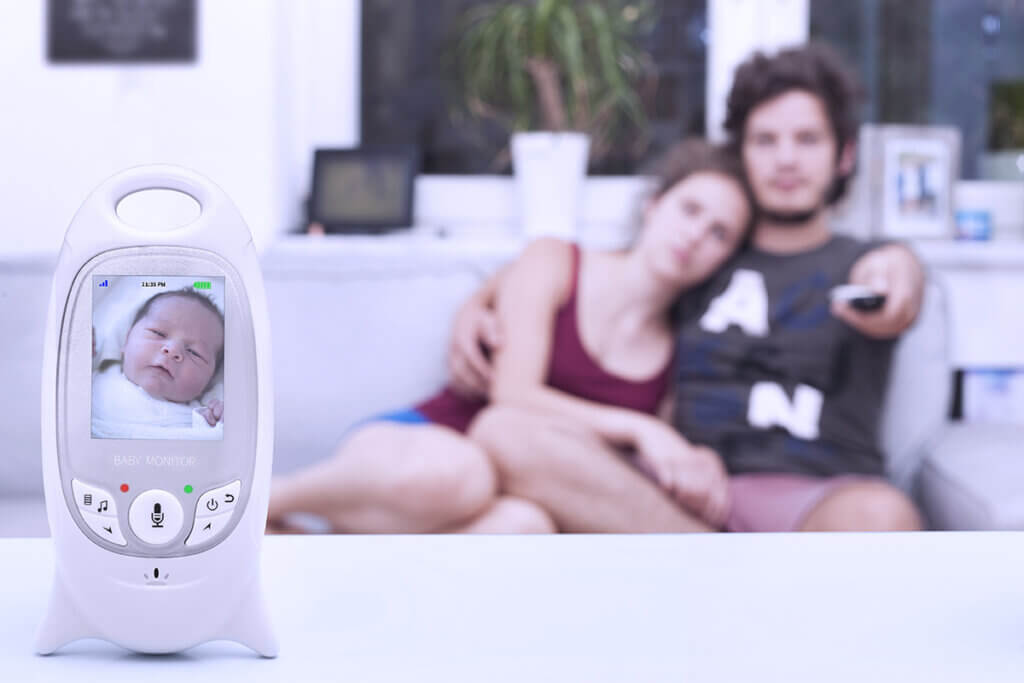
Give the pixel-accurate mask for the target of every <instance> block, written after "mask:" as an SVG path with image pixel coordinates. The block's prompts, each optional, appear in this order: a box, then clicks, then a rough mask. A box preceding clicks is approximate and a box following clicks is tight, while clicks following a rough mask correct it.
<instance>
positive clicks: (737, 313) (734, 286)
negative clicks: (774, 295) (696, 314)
mask: <svg viewBox="0 0 1024 683" xmlns="http://www.w3.org/2000/svg"><path fill="white" fill-rule="evenodd" d="M730 325H738V326H739V327H740V329H742V330H743V331H744V332H745V333H746V334H747V335H749V336H751V337H765V336H767V335H768V291H767V289H766V288H765V286H764V275H762V274H761V273H759V272H757V271H756V270H744V269H739V270H737V271H736V272H734V273H733V274H732V279H731V280H729V286H728V287H727V288H726V290H725V291H724V292H722V293H721V294H719V295H718V296H717V297H715V298H714V299H713V300H712V301H711V305H710V306H708V310H707V312H706V313H705V314H704V317H702V318H701V319H700V326H701V328H702V329H704V330H705V331H707V332H714V333H717V334H720V333H722V332H725V331H726V330H727V329H729V326H730Z"/></svg>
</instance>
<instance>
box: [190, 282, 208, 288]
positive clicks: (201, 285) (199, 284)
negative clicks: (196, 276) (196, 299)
mask: <svg viewBox="0 0 1024 683" xmlns="http://www.w3.org/2000/svg"><path fill="white" fill-rule="evenodd" d="M192 286H193V287H195V288H196V289H209V288H210V283H209V282H193V283H192Z"/></svg>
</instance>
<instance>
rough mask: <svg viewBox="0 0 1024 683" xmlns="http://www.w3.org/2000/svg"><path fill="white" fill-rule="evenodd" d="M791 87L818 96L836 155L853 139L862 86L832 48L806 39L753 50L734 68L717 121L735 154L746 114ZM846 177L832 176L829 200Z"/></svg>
mask: <svg viewBox="0 0 1024 683" xmlns="http://www.w3.org/2000/svg"><path fill="white" fill-rule="evenodd" d="M792 90H797V91H802V92H806V93H810V94H811V95H814V96H815V97H817V98H818V99H819V100H821V103H822V104H823V105H824V107H825V111H826V112H827V113H828V119H829V124H830V125H831V127H832V134H833V135H834V136H835V139H836V155H837V159H838V155H839V154H841V153H842V150H843V148H844V147H845V146H846V143H848V142H851V141H855V140H856V137H857V128H858V124H859V121H858V106H859V105H860V103H861V100H862V98H863V88H862V87H861V85H860V82H859V81H858V79H857V77H856V75H854V73H853V72H851V71H850V69H849V67H847V66H846V64H845V62H844V61H843V59H842V57H840V56H839V55H838V54H837V53H836V52H835V50H833V49H832V48H830V47H828V46H827V45H824V44H822V43H810V44H808V45H802V46H800V47H794V48H789V49H787V50H782V51H781V52H779V53H777V54H774V55H771V56H768V55H765V54H764V53H761V52H758V53H755V54H754V55H753V56H752V57H750V58H749V59H748V60H747V61H745V62H743V63H742V64H740V65H739V67H738V68H737V69H736V76H735V77H734V79H733V84H732V90H730V91H729V99H728V103H727V105H726V108H727V111H726V116H725V122H724V124H723V125H724V128H725V130H726V132H727V133H728V135H729V145H730V147H732V148H733V149H734V150H735V151H736V153H737V154H739V150H740V148H741V147H742V145H743V136H744V132H745V130H746V126H747V119H748V118H750V113H751V112H752V111H754V109H756V108H757V107H758V106H760V105H761V104H763V103H764V102H767V101H768V100H771V99H774V98H776V97H778V96H779V95H782V94H784V93H787V92H789V91H792ZM849 179H850V176H849V175H846V176H842V177H837V178H836V182H835V184H834V186H833V187H832V188H831V190H830V191H829V194H828V197H827V202H828V203H829V204H834V203H836V202H837V201H839V200H840V199H841V198H842V197H843V195H844V194H845V193H846V188H847V185H848V184H849Z"/></svg>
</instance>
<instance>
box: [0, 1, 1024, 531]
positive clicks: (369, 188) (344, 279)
mask: <svg viewBox="0 0 1024 683" xmlns="http://www.w3.org/2000/svg"><path fill="white" fill-rule="evenodd" d="M0 11H2V17H3V21H2V23H0V37H2V39H0V92H2V93H3V95H4V96H3V106H2V109H0V150H2V154H0V173H2V178H3V182H2V183H0V319H2V320H4V322H5V324H6V325H7V327H8V330H9V333H8V334H7V335H4V337H3V340H2V341H0V364H2V371H0V376H2V377H4V378H5V380H7V382H6V384H7V387H6V388H7V391H6V392H5V396H4V398H2V399H0V433H2V434H3V436H4V439H5V443H4V447H3V449H2V451H3V453H4V456H3V457H0V535H40V534H45V533H46V526H45V515H43V513H42V503H41V498H40V496H41V475H40V469H39V464H38V459H39V443H38V442H39V435H38V424H39V422H38V419H39V410H38V402H39V386H38V383H39V382H38V380H39V363H40V362H41V354H40V344H41V340H42V334H43V327H44V323H45V321H44V317H45V310H46V302H47V297H48V293H49V283H50V277H51V276H52V267H53V263H54V262H55V258H56V253H57V251H58V249H59V247H60V244H61V241H62V239H63V233H64V230H65V229H66V228H67V225H68V223H69V222H70V220H71V218H72V216H73V215H74V212H75V210H76V209H77V207H78V206H79V205H80V204H81V203H82V201H83V200H84V199H85V197H86V196H87V195H88V193H89V192H90V191H91V190H92V189H93V188H94V187H96V186H97V185H98V184H99V183H100V182H101V181H102V180H103V179H105V178H106V177H108V176H110V175H111V174H113V173H115V172H117V171H119V170H121V169H123V168H126V167H129V166H133V165H137V164H144V163H155V162H159V163H173V164H180V165H183V166H186V167H189V168H192V169H195V170H197V171H199V172H200V173H202V174H204V175H206V176H208V177H209V178H211V179H213V180H214V182H216V183H217V184H219V185H220V186H221V187H222V188H223V189H224V190H225V191H226V192H227V193H228V194H229V195H230V196H231V197H232V199H233V200H234V202H235V203H236V204H237V205H238V207H239V208H240V210H241V212H242V214H243V216H244V217H245V219H246V221H247V222H248V224H249V227H250V229H251V230H252V232H253V235H254V241H255V243H256V245H257V248H258V250H259V252H260V255H261V259H262V261H263V266H264V275H265V277H266V278H267V290H268V297H269V299H270V302H269V303H270V308H271V323H272V327H273V334H274V363H275V367H274V372H275V383H276V389H277V396H276V399H277V454H276V456H275V457H276V462H275V468H276V469H277V470H278V471H288V470H291V469H294V468H296V467H299V466H301V465H304V464H307V463H310V462H313V461H315V460H317V459H319V458H322V457H324V456H325V455H327V454H328V453H329V452H330V451H331V449H332V448H333V446H334V444H335V443H336V442H337V440H338V439H339V438H340V435H341V434H342V433H343V432H344V430H345V428H346V427H347V426H348V425H350V424H351V423H353V422H354V421H356V420H358V419H361V418H362V417H365V416H366V415H370V414H373V413H375V412H379V411H381V410H385V409H392V408H395V407H400V406H403V405H408V404H409V403H411V402H412V401H414V400H416V399H418V398H420V397H422V396H425V395H427V394H428V393H430V392H432V391H433V390H434V389H436V388H437V387H438V386H440V384H441V383H442V382H443V381H444V378H445V373H444V347H445V344H446V342H447V337H448V329H449V324H450V321H451V318H452V315H453V312H454V311H455V309H456V307H457V306H458V305H459V303H460V302H461V301H463V300H464V298H465V297H466V296H467V295H468V294H469V293H470V292H472V291H473V290H474V289H475V288H476V287H477V286H478V285H479V283H480V282H481V281H482V280H483V278H485V277H486V276H487V275H488V274H489V273H491V272H493V271H494V270H495V269H496V268H498V267H499V266H500V265H501V264H502V263H505V262H507V261H508V260H510V259H511V258H513V257H514V256H515V255H516V254H517V253H518V251H519V250H520V249H521V248H522V246H523V244H524V243H525V241H526V240H528V239H529V238H531V237H534V236H537V235H540V234H555V235H560V236H563V237H566V238H568V239H573V240H576V241H578V242H580V243H581V244H584V245H587V246H593V247H602V248H615V247H619V246H623V245H625V244H628V242H629V240H630V238H631V236H632V233H633V230H634V228H635V213H636V208H637V204H638V201H639V200H640V199H641V198H642V197H643V195H644V193H645V191H646V190H647V187H648V185H647V179H646V176H645V175H644V172H645V169H646V168H647V167H648V164H649V163H650V162H651V160H652V159H654V158H656V157H657V155H658V154H659V153H660V152H662V151H663V150H664V149H665V148H666V147H667V146H668V145H670V144H671V143H672V142H674V141H676V140H679V139H680V138H682V137H684V136H687V135H706V136H708V137H710V138H712V139H720V138H721V130H720V123H721V120H722V117H723V114H724V97H725V93H726V92H727V91H728V89H729V86H730V84H731V79H732V72H733V69H734V68H735V66H736V64H738V63H739V62H740V61H742V60H743V59H745V58H746V57H747V56H749V55H750V54H751V53H752V52H753V51H755V50H768V51H771V50H775V49H778V48H780V47H783V46H788V45H793V44H800V43H803V42H806V41H808V40H820V41H823V42H826V43H828V44H830V45H832V46H833V47H834V48H836V49H837V50H838V51H839V52H840V53H841V54H842V55H843V56H844V57H845V58H846V59H847V60H848V61H849V63H850V65H851V66H852V67H853V69H854V70H855V71H856V72H857V73H858V74H859V75H860V77H861V80H862V82H863V85H864V89H865V99H864V103H863V111H862V119H863V121H864V122H865V124H866V126H865V128H864V129H863V131H862V133H861V145H860V159H859V164H858V168H859V175H858V178H857V181H856V183H855V191H854V193H853V195H852V196H851V198H850V200H849V201H848V202H847V203H846V204H845V205H844V206H843V207H842V209H841V211H840V212H839V213H838V214H837V216H836V226H837V229H838V230H840V231H844V232H848V233H851V234H855V235H858V236H862V237H892V238H898V239H907V240H909V241H910V242H911V244H912V245H913V246H914V247H915V249H917V250H918V253H919V254H920V255H921V257H922V259H923V260H924V261H925V263H926V264H927V265H928V267H929V270H930V273H931V275H932V279H933V281H934V282H935V283H936V284H937V286H938V287H939V289H940V290H941V297H942V306H941V308H942V311H943V315H942V319H941V322H940V323H939V324H938V325H937V327H935V328H933V329H932V330H931V331H930V333H929V334H930V335H931V337H933V338H934V339H936V340H937V342H936V345H937V348H936V350H935V351H934V354H935V355H934V356H931V357H929V358H930V360H929V362H934V363H936V364H938V366H939V367H940V374H941V375H942V376H943V377H944V378H948V382H943V384H942V387H941V390H940V391H939V393H938V394H937V396H938V397H939V403H940V407H939V409H938V412H939V413H941V414H940V415H939V416H938V418H936V419H937V420H938V419H939V418H941V421H942V423H941V424H939V423H938V422H936V423H935V424H934V425H933V429H932V431H936V430H940V429H944V428H945V427H946V425H947V423H970V424H985V425H990V426H992V427H993V429H997V428H998V427H999V426H1000V425H1020V424H1024V316H1022V315H1021V313H1020V310H1021V309H1020V304H1019V301H1020V297H1021V295H1022V294H1024V0H635V1H629V0H602V1H597V0H594V1H593V2H573V1H572V0H542V1H541V2H539V3H538V2H532V1H528V0H527V1H523V2H488V1H487V0H429V1H425V0H420V1H416V0H294V1H291V0H289V1H286V0H216V1H215V0H0ZM552 131H555V132H557V133H580V134H583V135H585V136H586V141H587V146H586V147H585V148H580V149H582V152H581V151H580V150H579V149H578V150H577V153H576V156H575V157H572V156H568V157H565V158H564V159H563V158H561V157H559V159H560V160H558V161H555V160H554V157H553V156H552V157H551V158H550V159H548V157H547V156H545V155H548V154H549V153H550V152H551V150H552V149H554V148H555V147H558V146H559V145H561V146H562V147H565V148H568V147H570V146H571V145H570V144H569V143H564V144H563V143H559V142H557V141H555V142H553V141H552V140H555V138H550V137H543V136H544V135H550V134H552ZM525 132H534V133H540V134H541V137H540V138H539V140H540V142H538V143H536V144H537V145H540V147H539V149H541V152H539V153H538V152H537V151H536V149H538V147H536V146H535V147H534V152H530V151H529V150H528V149H526V147H525V145H520V146H519V148H518V151H517V148H516V145H510V140H511V139H512V136H517V135H521V134H523V133H525ZM524 139H525V138H524ZM523 150H526V151H523ZM517 154H518V156H517ZM531 154H532V156H531ZM538 154H539V155H540V157H541V162H540V163H539V166H540V167H542V168H541V170H540V171H539V172H540V173H542V174H543V173H544V172H545V171H544V168H548V169H549V171H550V169H552V168H554V169H556V172H555V175H556V176H558V177H560V178H562V181H561V182H560V184H559V183H551V182H548V181H547V180H545V178H547V176H543V175H541V176H535V177H539V178H541V181H540V182H538V181H536V180H534V181H530V180H526V179H524V178H523V177H521V176H520V173H521V172H525V170H526V169H528V168H530V167H531V166H532V167H537V166H538V161H537V159H538ZM581 154H582V156H580V155H581ZM546 159H547V160H546ZM545 160H546V161H545ZM559 164H561V165H559ZM545 165H546V166H545ZM906 173H913V174H916V175H915V176H914V177H915V178H916V177H920V179H921V182H920V187H919V188H918V189H917V190H916V192H917V195H915V196H914V197H907V196H904V195H901V194H900V193H899V191H897V190H896V185H895V181H892V182H890V179H891V178H899V177H901V176H900V174H906ZM545 185H546V186H547V194H546V195H545V192H544V186H545ZM531 186H532V187H537V186H541V190H540V192H539V194H538V193H536V192H535V193H534V194H535V195H536V196H532V197H528V196H527V195H526V194H525V193H526V192H527V188H528V187H531ZM901 187H905V184H904V185H901ZM911 206H913V207H915V208H914V209H913V211H911V210H910V209H909V208H908V207H911ZM922 207H924V208H922ZM920 391H922V392H930V394H931V398H935V396H936V394H935V391H934V390H933V389H926V388H922V389H920ZM903 401H904V405H903V407H902V409H903V410H905V411H910V410H912V409H913V406H914V404H915V397H914V393H913V390H909V393H907V394H906V398H904V399H903ZM893 419H895V418H893ZM991 433H994V432H989V434H991ZM986 438H987V437H986ZM972 443H979V442H972ZM918 445H920V444H918ZM957 457H961V456H957ZM992 457H996V456H992ZM998 457H1000V458H1004V460H999V461H998V462H995V464H991V465H980V464H979V462H978V461H976V460H975V461H964V462H961V460H957V461H956V463H954V464H952V465H949V468H952V469H954V470H956V472H957V475H956V476H961V472H966V471H970V470H979V469H981V470H983V471H985V472H988V473H990V475H991V476H988V477H987V478H985V480H984V481H978V482H975V481H973V480H971V481H970V482H968V483H969V486H968V488H969V489H970V492H971V496H973V498H972V500H978V501H981V502H979V503H978V504H977V505H976V506H975V507H976V509H975V508H972V510H975V511H974V512H971V513H965V512H962V511H961V512H959V513H958V514H960V515H961V517H960V519H961V520H964V519H967V520H968V521H959V522H958V521H956V516H955V515H953V514H952V513H951V514H950V515H949V516H947V517H946V518H944V519H946V522H945V524H946V525H947V526H949V527H951V528H961V527H966V526H971V525H973V526H975V527H977V526H986V525H987V526H988V527H997V526H1011V527H1014V528H1016V527H1017V526H1018V525H1022V526H1024V517H1022V515H1024V500H1021V499H1019V497H1018V498H1014V497H1013V496H1014V495H1015V494H1013V493H1012V492H1006V491H1003V490H1002V489H998V483H997V482H996V483H994V480H998V479H1005V477H1006V473H1007V472H1008V471H1009V470H1008V469H1006V468H1007V467H1010V466H1011V465H1009V464H1007V462H1009V461H1008V460H1005V458H1009V457H1010V456H1007V455H1005V454H1004V455H1000V456H998ZM921 458H924V456H921ZM1018 461H1019V458H1018V459H1017V460H1016V461H1014V462H1015V463H1018V464H1014V465H1013V466H1014V467H1021V465H1019V462H1018ZM915 462H916V465H915V467H922V466H923V465H922V463H924V464H927V461H926V460H921V459H918V460H917V461H915ZM940 465H941V463H940V464H938V465H935V466H936V467H940ZM950 471H952V470H950ZM947 474H948V472H947ZM1021 474H1022V476H1024V472H1022V473H1021ZM962 476H968V475H966V474H964V475H962ZM965 486H967V484H965ZM994 486H995V487H996V489H998V490H996V489H993V488H992V487H994ZM1008 497H1009V498H1008ZM979 510H980V511H979ZM970 515H974V516H973V517H972V516H970ZM968 518H969V519H968Z"/></svg>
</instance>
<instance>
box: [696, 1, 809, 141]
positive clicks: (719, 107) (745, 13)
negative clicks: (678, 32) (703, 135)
mask: <svg viewBox="0 0 1024 683" xmlns="http://www.w3.org/2000/svg"><path fill="white" fill-rule="evenodd" d="M809 3H810V0H708V36H709V40H708V60H707V61H708V73H707V86H706V90H705V95H706V101H707V105H706V106H707V117H706V120H705V126H706V131H707V136H708V138H710V139H711V140H715V141H722V140H723V139H724V137H725V134H724V131H723V130H722V123H723V122H724V121H725V110H726V107H725V104H726V102H725V100H726V97H727V96H728V94H729V89H730V88H732V79H733V73H734V72H735V71H736V67H737V66H739V65H740V63H741V62H743V61H744V60H746V59H747V57H749V56H750V55H751V54H752V53H753V52H755V51H757V50H763V51H765V52H773V51H775V50H778V49H780V48H783V47H787V46H790V45H799V44H801V43H805V42H807V37H808V34H809V31H810V4H809Z"/></svg>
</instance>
